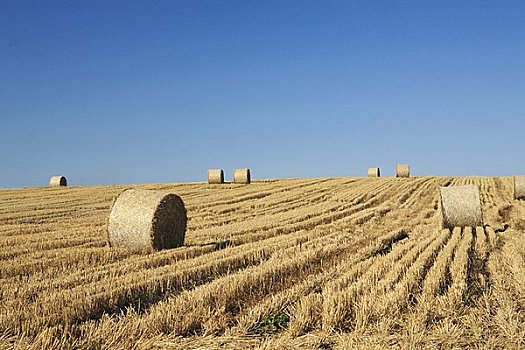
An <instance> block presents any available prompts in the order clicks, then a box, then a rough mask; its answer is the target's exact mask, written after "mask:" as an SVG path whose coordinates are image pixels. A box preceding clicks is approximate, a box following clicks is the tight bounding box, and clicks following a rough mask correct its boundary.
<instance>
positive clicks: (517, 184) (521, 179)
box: [514, 175, 525, 199]
mask: <svg viewBox="0 0 525 350" xmlns="http://www.w3.org/2000/svg"><path fill="white" fill-rule="evenodd" d="M514 198H515V199H525V176H523V175H517V176H514Z"/></svg>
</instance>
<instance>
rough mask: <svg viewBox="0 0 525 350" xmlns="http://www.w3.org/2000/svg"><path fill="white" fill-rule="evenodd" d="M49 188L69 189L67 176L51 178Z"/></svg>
mask: <svg viewBox="0 0 525 350" xmlns="http://www.w3.org/2000/svg"><path fill="white" fill-rule="evenodd" d="M49 187H67V180H66V177H65V176H60V175H58V176H51V178H50V179H49Z"/></svg>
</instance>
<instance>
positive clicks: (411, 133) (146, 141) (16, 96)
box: [0, 0, 525, 187]
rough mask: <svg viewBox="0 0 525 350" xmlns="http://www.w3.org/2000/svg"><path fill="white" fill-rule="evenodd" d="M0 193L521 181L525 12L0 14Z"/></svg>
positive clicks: (63, 7)
mask: <svg viewBox="0 0 525 350" xmlns="http://www.w3.org/2000/svg"><path fill="white" fill-rule="evenodd" d="M0 47H1V48H2V49H1V50H0V130H1V131H2V132H1V135H0V187H26V186H45V185H46V184H47V181H48V179H49V176H51V175H55V174H63V175H65V176H66V177H67V178H68V181H69V183H70V184H71V185H100V184H123V183H167V182H186V181H205V180H206V170H207V169H208V168H222V169H224V170H225V172H226V178H227V179H229V178H231V172H232V169H233V168H236V167H249V168H251V170H252V176H253V177H254V178H255V179H257V178H282V177H325V176H365V175H366V169H367V168H368V167H375V166H379V167H381V170H382V175H392V174H393V173H394V168H395V164H396V163H397V162H399V163H410V164H411V166H412V173H413V174H414V175H498V176H499V175H512V174H519V173H525V159H524V157H523V154H524V149H525V147H524V146H525V138H524V135H525V2H523V1H450V2H448V1H433V2H430V1H351V2H349V1H286V2H283V1H144V2H141V1H85V2H83V1H74V2H69V1H53V2H41V1H34V2H32V1H18V0H17V1H10V0H9V1H0Z"/></svg>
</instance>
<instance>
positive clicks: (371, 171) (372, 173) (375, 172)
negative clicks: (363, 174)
mask: <svg viewBox="0 0 525 350" xmlns="http://www.w3.org/2000/svg"><path fill="white" fill-rule="evenodd" d="M380 176H381V171H380V170H379V168H368V177H380Z"/></svg>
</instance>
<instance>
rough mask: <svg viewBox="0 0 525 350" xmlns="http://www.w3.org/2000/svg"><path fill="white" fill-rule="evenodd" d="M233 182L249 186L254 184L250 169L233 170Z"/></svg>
mask: <svg viewBox="0 0 525 350" xmlns="http://www.w3.org/2000/svg"><path fill="white" fill-rule="evenodd" d="M233 182H234V183H238V184H249V183H250V182H252V179H251V176H250V169H247V168H243V169H234V170H233Z"/></svg>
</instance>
